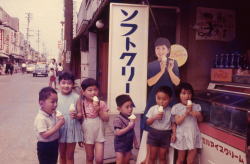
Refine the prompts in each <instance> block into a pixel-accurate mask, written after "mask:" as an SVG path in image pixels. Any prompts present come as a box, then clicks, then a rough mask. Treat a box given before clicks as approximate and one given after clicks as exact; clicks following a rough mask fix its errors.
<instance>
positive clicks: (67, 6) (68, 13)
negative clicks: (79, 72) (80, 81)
mask: <svg viewBox="0 0 250 164" xmlns="http://www.w3.org/2000/svg"><path fill="white" fill-rule="evenodd" d="M64 18H65V21H64V22H65V24H64V37H65V42H66V52H65V58H64V59H65V60H64V63H63V65H64V68H65V70H66V71H70V63H71V50H72V38H73V30H72V28H73V0H64Z"/></svg>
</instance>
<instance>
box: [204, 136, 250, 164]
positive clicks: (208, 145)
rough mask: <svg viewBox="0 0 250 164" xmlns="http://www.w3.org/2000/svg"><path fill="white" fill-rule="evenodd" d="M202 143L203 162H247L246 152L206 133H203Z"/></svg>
mask: <svg viewBox="0 0 250 164" xmlns="http://www.w3.org/2000/svg"><path fill="white" fill-rule="evenodd" d="M232 142H233V141H232ZM202 143H203V144H202V145H203V147H202V149H201V163H211V164H217V163H232V164H247V163H246V154H245V153H244V152H242V151H240V150H238V149H236V148H234V147H231V146H229V145H227V144H225V143H223V142H220V141H219V140H216V139H214V138H212V137H209V136H207V135H205V134H202Z"/></svg>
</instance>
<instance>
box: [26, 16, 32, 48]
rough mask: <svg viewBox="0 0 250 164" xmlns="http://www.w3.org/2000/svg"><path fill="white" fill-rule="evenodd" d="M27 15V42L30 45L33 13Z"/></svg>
mask: <svg viewBox="0 0 250 164" xmlns="http://www.w3.org/2000/svg"><path fill="white" fill-rule="evenodd" d="M25 14H26V18H27V29H26V30H27V31H26V40H27V42H28V43H29V36H30V35H29V32H30V21H31V19H32V15H31V13H25Z"/></svg>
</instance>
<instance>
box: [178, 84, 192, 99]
mask: <svg viewBox="0 0 250 164" xmlns="http://www.w3.org/2000/svg"><path fill="white" fill-rule="evenodd" d="M182 89H185V90H189V91H191V94H192V95H194V89H193V87H192V85H191V84H189V83H187V82H182V83H180V85H179V86H178V87H177V91H176V93H177V94H176V96H177V97H178V98H179V97H180V94H181V90H182Z"/></svg>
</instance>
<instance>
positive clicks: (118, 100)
mask: <svg viewBox="0 0 250 164" xmlns="http://www.w3.org/2000/svg"><path fill="white" fill-rule="evenodd" d="M115 101H116V105H117V106H119V107H121V106H122V105H123V104H124V103H125V102H127V101H131V102H132V104H133V106H134V103H133V100H132V99H131V97H130V96H129V95H126V94H121V95H119V96H117V97H116V98H115Z"/></svg>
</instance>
